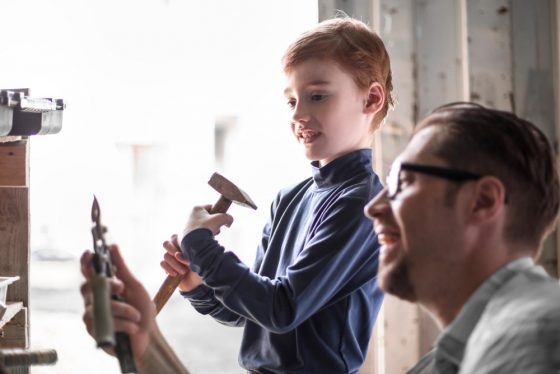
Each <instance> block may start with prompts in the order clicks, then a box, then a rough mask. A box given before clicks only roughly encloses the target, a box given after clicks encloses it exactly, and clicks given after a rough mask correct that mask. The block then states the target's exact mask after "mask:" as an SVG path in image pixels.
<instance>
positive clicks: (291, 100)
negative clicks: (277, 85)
mask: <svg viewBox="0 0 560 374" xmlns="http://www.w3.org/2000/svg"><path fill="white" fill-rule="evenodd" d="M286 104H287V105H288V107H289V108H290V109H294V108H295V106H296V101H295V100H293V99H290V100H288V102H287V103H286Z"/></svg>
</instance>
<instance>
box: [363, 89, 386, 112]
mask: <svg viewBox="0 0 560 374" xmlns="http://www.w3.org/2000/svg"><path fill="white" fill-rule="evenodd" d="M384 103H385V91H383V87H382V86H381V84H379V83H378V82H373V83H372V84H371V86H369V91H368V96H367V99H366V102H365V110H366V111H367V112H369V113H377V112H379V111H380V110H381V108H383V104H384Z"/></svg>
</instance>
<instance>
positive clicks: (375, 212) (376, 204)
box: [364, 187, 391, 221]
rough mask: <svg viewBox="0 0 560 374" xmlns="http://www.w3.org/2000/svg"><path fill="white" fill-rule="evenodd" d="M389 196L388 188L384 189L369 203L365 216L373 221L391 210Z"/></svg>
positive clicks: (365, 209)
mask: <svg viewBox="0 0 560 374" xmlns="http://www.w3.org/2000/svg"><path fill="white" fill-rule="evenodd" d="M387 195H388V192H387V187H384V188H383V189H382V190H381V191H380V192H379V193H378V194H377V195H375V197H374V198H373V199H371V200H370V201H369V203H367V204H366V206H365V207H364V214H365V215H366V217H367V218H369V219H370V220H372V221H373V219H374V218H379V216H380V215H382V214H383V213H384V212H387V211H388V210H390V209H391V205H390V204H389V199H388V198H387Z"/></svg>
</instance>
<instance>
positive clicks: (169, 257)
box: [160, 235, 202, 292]
mask: <svg viewBox="0 0 560 374" xmlns="http://www.w3.org/2000/svg"><path fill="white" fill-rule="evenodd" d="M163 248H165V250H166V252H165V254H164V256H163V261H161V262H160V265H161V267H162V268H163V270H165V272H166V273H167V274H168V275H171V276H177V275H183V276H184V278H183V279H182V280H181V283H179V286H178V288H179V290H181V291H183V292H188V291H192V290H194V289H195V288H196V287H198V286H199V285H201V284H202V278H201V277H200V276H199V275H198V274H197V273H195V272H194V271H191V269H190V268H189V262H188V261H187V260H186V259H185V258H184V257H183V255H182V254H181V247H180V245H179V242H178V239H177V235H173V236H171V240H166V241H165V242H163Z"/></svg>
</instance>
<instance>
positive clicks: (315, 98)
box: [310, 93, 327, 101]
mask: <svg viewBox="0 0 560 374" xmlns="http://www.w3.org/2000/svg"><path fill="white" fill-rule="evenodd" d="M325 97H327V95H325V94H320V93H313V94H311V95H310V98H311V101H322V100H324V99H325Z"/></svg>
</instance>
